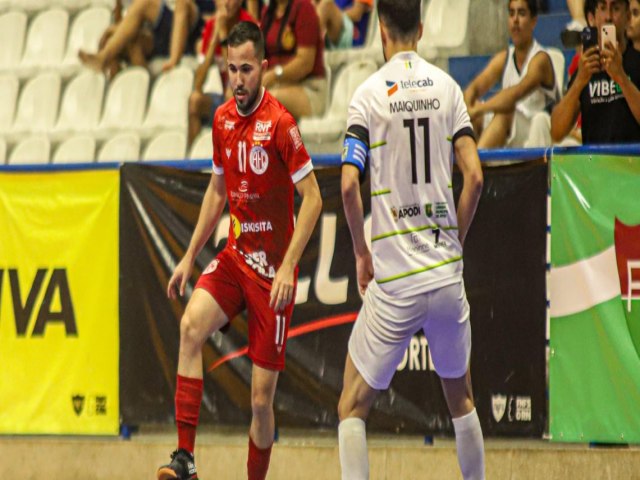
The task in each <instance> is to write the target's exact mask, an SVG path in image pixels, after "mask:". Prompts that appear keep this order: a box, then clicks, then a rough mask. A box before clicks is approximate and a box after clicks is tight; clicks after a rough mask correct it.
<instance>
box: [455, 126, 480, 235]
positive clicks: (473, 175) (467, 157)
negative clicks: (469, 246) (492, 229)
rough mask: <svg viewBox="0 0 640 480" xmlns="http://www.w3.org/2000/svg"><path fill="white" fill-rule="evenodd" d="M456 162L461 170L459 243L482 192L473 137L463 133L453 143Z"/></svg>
mask: <svg viewBox="0 0 640 480" xmlns="http://www.w3.org/2000/svg"><path fill="white" fill-rule="evenodd" d="M454 149H455V155H456V163H457V165H458V168H459V169H460V172H462V178H463V185H462V193H461V194H460V200H459V201H458V212H457V213H458V237H459V238H460V244H461V245H464V240H465V238H466V236H467V232H468V231H469V227H470V226H471V221H472V220H473V216H474V215H475V213H476V208H477V207H478V202H479V201H480V195H481V194H482V184H483V177H482V167H481V166H480V158H479V157H478V148H477V147H476V142H475V140H474V139H473V137H470V136H468V135H463V136H461V137H459V138H458V139H457V140H456V141H455V143H454Z"/></svg>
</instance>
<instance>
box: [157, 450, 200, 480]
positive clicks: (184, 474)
mask: <svg viewBox="0 0 640 480" xmlns="http://www.w3.org/2000/svg"><path fill="white" fill-rule="evenodd" d="M172 479H178V480H198V473H197V472H196V462H195V460H194V459H193V455H191V454H190V453H189V452H187V451H186V450H185V449H183V448H181V449H179V450H176V451H175V452H173V453H172V454H171V463H170V464H168V465H163V466H162V467H160V468H159V469H158V480H172Z"/></svg>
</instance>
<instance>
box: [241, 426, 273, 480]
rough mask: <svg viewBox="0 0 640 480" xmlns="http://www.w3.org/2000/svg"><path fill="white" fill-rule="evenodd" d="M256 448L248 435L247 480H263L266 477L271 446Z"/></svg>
mask: <svg viewBox="0 0 640 480" xmlns="http://www.w3.org/2000/svg"><path fill="white" fill-rule="evenodd" d="M272 446H273V445H270V446H269V447H267V448H264V449H263V448H258V447H256V444H255V443H253V440H252V439H251V436H249V459H248V460H247V473H248V474H249V480H264V479H265V478H267V470H269V460H270V459H271V447H272Z"/></svg>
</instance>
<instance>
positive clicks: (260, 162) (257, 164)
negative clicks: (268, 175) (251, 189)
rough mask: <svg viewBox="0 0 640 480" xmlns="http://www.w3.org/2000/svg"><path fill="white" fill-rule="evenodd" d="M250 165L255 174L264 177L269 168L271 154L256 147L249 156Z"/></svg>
mask: <svg viewBox="0 0 640 480" xmlns="http://www.w3.org/2000/svg"><path fill="white" fill-rule="evenodd" d="M249 164H250V165H251V170H252V171H253V173H255V174H256V175H262V174H263V173H264V172H266V171H267V167H268V166H269V154H268V153H267V151H266V150H265V149H264V148H262V147H261V146H259V145H254V146H253V148H252V149H251V153H250V155H249Z"/></svg>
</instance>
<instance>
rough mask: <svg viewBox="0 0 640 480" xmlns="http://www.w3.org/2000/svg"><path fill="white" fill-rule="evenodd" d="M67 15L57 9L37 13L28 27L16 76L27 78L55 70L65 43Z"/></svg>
mask: <svg viewBox="0 0 640 480" xmlns="http://www.w3.org/2000/svg"><path fill="white" fill-rule="evenodd" d="M68 26H69V14H68V13H67V12H66V11H64V10H61V9H59V8H54V9H51V10H46V11H44V12H42V13H39V14H38V15H37V16H36V18H35V19H34V20H33V22H32V23H31V25H30V26H29V31H28V32H27V41H26V45H25V47H24V54H23V55H22V60H21V62H20V65H18V70H17V73H18V76H20V77H21V78H27V77H31V76H33V75H34V74H35V73H37V72H38V71H39V70H42V69H51V68H57V67H58V66H59V65H60V62H61V61H62V55H63V54H64V47H65V45H66V42H67V28H68Z"/></svg>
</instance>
